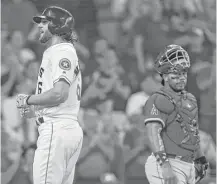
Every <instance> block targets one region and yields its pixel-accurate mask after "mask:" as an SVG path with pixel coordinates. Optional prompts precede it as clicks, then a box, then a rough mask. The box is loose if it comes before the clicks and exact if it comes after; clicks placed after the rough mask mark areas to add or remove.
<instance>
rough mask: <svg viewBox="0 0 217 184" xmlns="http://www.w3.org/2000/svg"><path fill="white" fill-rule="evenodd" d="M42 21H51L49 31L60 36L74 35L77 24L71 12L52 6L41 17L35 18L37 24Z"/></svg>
mask: <svg viewBox="0 0 217 184" xmlns="http://www.w3.org/2000/svg"><path fill="white" fill-rule="evenodd" d="M42 19H45V20H47V21H49V24H48V29H49V31H50V32H51V33H52V34H53V35H59V36H61V35H65V34H68V33H72V30H73V27H74V22H75V21H74V18H73V16H72V14H71V13H70V12H68V11H67V10H65V9H63V8H60V7H57V6H50V7H48V8H46V9H45V10H44V11H43V13H42V14H41V15H40V16H35V17H33V21H34V22H35V23H37V24H39V23H41V21H42Z"/></svg>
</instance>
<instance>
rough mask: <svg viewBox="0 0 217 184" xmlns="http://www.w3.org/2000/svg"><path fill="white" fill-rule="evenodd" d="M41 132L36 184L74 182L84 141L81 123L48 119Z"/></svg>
mask: <svg viewBox="0 0 217 184" xmlns="http://www.w3.org/2000/svg"><path fill="white" fill-rule="evenodd" d="M38 131H39V138H38V141H37V149H36V151H35V157H34V163H33V181H34V184H72V183H73V179H74V172H75V165H76V162H77V160H78V157H79V154H80V151H81V148H82V142H83V131H82V129H81V127H80V126H79V124H78V122H76V121H73V120H63V121H59V122H56V121H55V122H45V123H43V124H41V125H40V126H39V128H38Z"/></svg>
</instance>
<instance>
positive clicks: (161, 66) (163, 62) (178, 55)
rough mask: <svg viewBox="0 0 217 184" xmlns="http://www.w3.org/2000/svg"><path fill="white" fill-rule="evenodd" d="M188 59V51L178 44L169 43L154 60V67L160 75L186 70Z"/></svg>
mask: <svg viewBox="0 0 217 184" xmlns="http://www.w3.org/2000/svg"><path fill="white" fill-rule="evenodd" d="M189 68H190V59H189V56H188V53H187V52H186V51H185V50H184V49H183V48H182V47H181V46H179V45H169V46H167V47H166V48H165V49H164V51H163V52H161V53H160V54H159V55H158V57H157V60H156V62H155V69H156V70H157V72H158V73H159V74H161V75H163V74H167V73H177V72H181V71H188V69H189Z"/></svg>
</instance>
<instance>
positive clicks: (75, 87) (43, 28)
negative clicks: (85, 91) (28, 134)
mask: <svg viewBox="0 0 217 184" xmlns="http://www.w3.org/2000/svg"><path fill="white" fill-rule="evenodd" d="M33 21H34V22H35V23H36V24H37V25H38V28H39V32H40V36H39V41H40V42H41V43H44V44H46V46H47V48H46V50H45V51H44V54H43V58H42V63H41V66H40V69H39V73H38V82H37V88H36V93H35V95H26V94H19V95H18V97H17V107H18V109H19V110H20V111H21V115H22V116H23V117H26V118H32V117H34V116H35V118H36V123H37V125H38V131H39V137H38V140H37V149H36V151H35V156H34V163H33V180H34V184H48V183H49V184H72V183H73V178H74V171H75V164H76V162H77V160H78V157H79V154H80V150H81V147H82V141H83V131H82V129H81V127H80V126H79V123H78V119H77V116H78V112H79V108H80V99H81V82H82V81H81V80H82V79H81V72H80V69H79V64H78V58H77V54H76V51H75V48H74V46H73V42H74V41H76V38H75V37H74V36H73V25H74V18H73V16H72V15H71V13H69V12H68V11H67V10H65V9H63V8H60V7H55V6H51V7H48V8H46V9H45V10H44V12H43V13H42V15H40V16H35V17H33Z"/></svg>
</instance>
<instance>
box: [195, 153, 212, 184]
mask: <svg viewBox="0 0 217 184" xmlns="http://www.w3.org/2000/svg"><path fill="white" fill-rule="evenodd" d="M208 166H209V164H208V162H207V161H206V157H205V156H202V157H199V158H197V159H196V160H194V167H195V183H198V182H199V181H200V180H202V179H203V178H204V177H205V176H206V171H207V169H208Z"/></svg>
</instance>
